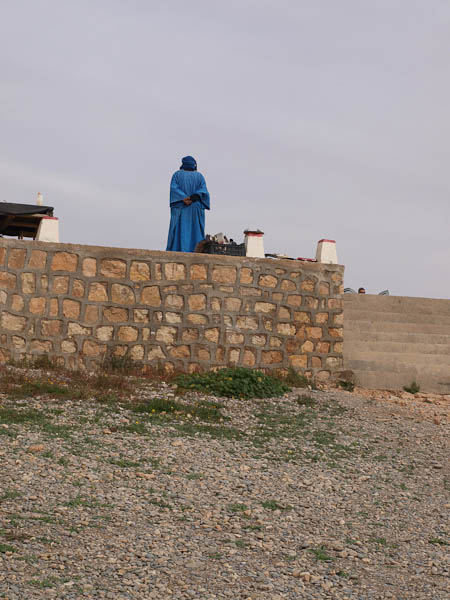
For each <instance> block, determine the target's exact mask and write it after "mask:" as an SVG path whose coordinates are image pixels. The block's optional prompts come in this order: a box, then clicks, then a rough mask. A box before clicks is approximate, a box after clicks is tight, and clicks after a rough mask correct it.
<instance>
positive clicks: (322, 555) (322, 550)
mask: <svg viewBox="0 0 450 600" xmlns="http://www.w3.org/2000/svg"><path fill="white" fill-rule="evenodd" d="M309 552H310V553H311V554H312V555H313V556H314V558H315V559H316V560H317V561H323V562H331V561H332V560H333V558H332V557H331V556H330V555H329V554H328V553H327V549H326V547H325V546H324V545H321V546H318V547H317V548H310V549H309Z"/></svg>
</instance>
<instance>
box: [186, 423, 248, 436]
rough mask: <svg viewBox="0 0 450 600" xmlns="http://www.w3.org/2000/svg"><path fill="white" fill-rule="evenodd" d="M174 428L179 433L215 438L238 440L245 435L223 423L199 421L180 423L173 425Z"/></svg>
mask: <svg viewBox="0 0 450 600" xmlns="http://www.w3.org/2000/svg"><path fill="white" fill-rule="evenodd" d="M175 428H176V430H177V431H178V432H179V433H180V434H181V435H186V436H188V437H194V436H197V435H209V436H210V437H212V438H213V439H215V440H240V439H242V438H244V437H245V433H244V432H242V431H239V429H236V428H235V427H225V426H223V425H203V424H200V423H198V424H197V423H192V424H191V423H182V424H178V425H175Z"/></svg>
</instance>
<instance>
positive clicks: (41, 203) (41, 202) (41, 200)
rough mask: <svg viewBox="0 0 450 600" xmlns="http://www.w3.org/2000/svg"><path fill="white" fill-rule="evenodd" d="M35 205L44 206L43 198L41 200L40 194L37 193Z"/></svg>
mask: <svg viewBox="0 0 450 600" xmlns="http://www.w3.org/2000/svg"><path fill="white" fill-rule="evenodd" d="M36 204H37V205H38V206H42V205H43V204H44V200H43V198H42V194H41V192H38V195H37V200H36Z"/></svg>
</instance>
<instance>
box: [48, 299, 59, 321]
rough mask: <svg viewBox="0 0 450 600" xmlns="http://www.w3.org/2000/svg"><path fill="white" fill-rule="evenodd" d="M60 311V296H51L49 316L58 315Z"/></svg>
mask: <svg viewBox="0 0 450 600" xmlns="http://www.w3.org/2000/svg"><path fill="white" fill-rule="evenodd" d="M58 313H59V303H58V298H50V309H49V311H48V315H49V317H57V316H58Z"/></svg>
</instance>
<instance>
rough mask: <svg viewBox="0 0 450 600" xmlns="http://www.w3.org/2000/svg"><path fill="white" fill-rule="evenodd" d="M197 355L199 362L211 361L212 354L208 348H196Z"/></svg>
mask: <svg viewBox="0 0 450 600" xmlns="http://www.w3.org/2000/svg"><path fill="white" fill-rule="evenodd" d="M195 354H196V356H197V358H198V359H199V360H206V361H209V360H211V353H210V351H209V350H208V348H195Z"/></svg>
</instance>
